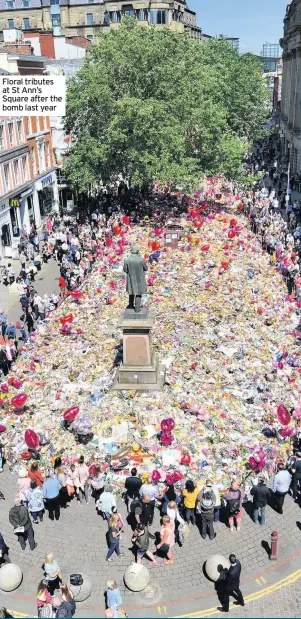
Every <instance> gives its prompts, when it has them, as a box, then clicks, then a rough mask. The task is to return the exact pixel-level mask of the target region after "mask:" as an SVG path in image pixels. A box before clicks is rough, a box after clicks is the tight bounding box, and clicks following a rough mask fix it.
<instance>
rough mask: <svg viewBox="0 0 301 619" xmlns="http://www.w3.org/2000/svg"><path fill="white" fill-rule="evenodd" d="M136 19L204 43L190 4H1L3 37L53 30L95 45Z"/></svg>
mask: <svg viewBox="0 0 301 619" xmlns="http://www.w3.org/2000/svg"><path fill="white" fill-rule="evenodd" d="M124 15H128V16H134V17H136V18H137V20H138V21H139V22H140V23H141V24H142V25H145V24H151V25H156V26H159V27H162V26H163V27H169V28H171V29H172V30H175V31H177V32H184V31H188V32H189V34H190V35H191V36H192V37H194V38H197V39H201V34H202V31H201V28H199V27H198V26H197V22H196V13H195V12H194V11H191V10H190V9H189V8H188V6H187V3H186V0H164V1H163V2H162V0H139V1H137V0H135V1H132V2H126V1H122V0H107V1H105V0H0V33H2V32H3V30H5V29H6V28H17V29H21V30H24V31H26V32H28V34H29V33H30V30H31V29H35V30H53V33H54V35H66V36H74V35H79V36H83V37H87V38H88V39H89V40H90V41H93V39H94V38H95V36H96V34H97V33H98V32H99V30H109V29H110V28H116V27H118V25H119V24H120V22H121V19H122V16H124Z"/></svg>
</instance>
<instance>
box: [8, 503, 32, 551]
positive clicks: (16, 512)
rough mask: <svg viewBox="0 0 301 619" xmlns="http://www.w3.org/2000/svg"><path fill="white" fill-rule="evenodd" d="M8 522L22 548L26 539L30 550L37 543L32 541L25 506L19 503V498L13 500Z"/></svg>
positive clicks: (29, 521) (23, 548)
mask: <svg viewBox="0 0 301 619" xmlns="http://www.w3.org/2000/svg"><path fill="white" fill-rule="evenodd" d="M9 522H10V523H11V524H12V525H13V527H14V533H15V534H16V535H17V536H18V540H19V543H20V546H21V548H22V550H25V548H26V540H27V539H28V541H29V546H30V550H34V549H35V548H36V547H37V544H36V543H35V541H34V532H33V528H32V524H31V520H30V517H29V511H28V509H27V507H25V506H24V505H21V501H20V499H19V498H17V499H16V500H15V505H14V507H12V508H11V509H10V511H9Z"/></svg>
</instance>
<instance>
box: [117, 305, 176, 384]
mask: <svg viewBox="0 0 301 619" xmlns="http://www.w3.org/2000/svg"><path fill="white" fill-rule="evenodd" d="M153 322H154V318H153V315H152V314H151V313H150V312H149V310H148V309H147V308H142V310H141V311H140V312H138V313H136V312H135V311H134V310H131V309H126V310H125V312H124V314H123V315H122V316H121V319H120V321H119V323H118V327H120V328H121V329H122V331H123V363H122V364H121V366H120V367H119V368H118V370H117V374H116V378H115V382H114V384H113V387H112V389H114V390H117V391H122V390H123V389H128V390H137V391H161V389H162V388H163V385H164V382H165V368H164V367H163V366H161V365H160V364H159V361H158V359H157V358H156V357H155V356H154V355H153V353H152V350H151V343H150V332H151V329H152V326H153Z"/></svg>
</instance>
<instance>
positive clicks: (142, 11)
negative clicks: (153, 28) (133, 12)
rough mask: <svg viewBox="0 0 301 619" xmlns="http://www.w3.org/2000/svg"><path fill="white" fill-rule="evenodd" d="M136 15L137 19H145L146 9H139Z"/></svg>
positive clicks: (146, 16)
mask: <svg viewBox="0 0 301 619" xmlns="http://www.w3.org/2000/svg"><path fill="white" fill-rule="evenodd" d="M137 17H138V19H139V21H147V19H148V11H147V9H139V10H138V11H137Z"/></svg>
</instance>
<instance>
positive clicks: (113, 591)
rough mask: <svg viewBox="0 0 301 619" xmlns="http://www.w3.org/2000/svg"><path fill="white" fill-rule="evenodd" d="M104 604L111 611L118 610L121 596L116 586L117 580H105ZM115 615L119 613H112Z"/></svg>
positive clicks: (120, 604)
mask: <svg viewBox="0 0 301 619" xmlns="http://www.w3.org/2000/svg"><path fill="white" fill-rule="evenodd" d="M106 606H107V609H111V610H112V611H113V613H116V612H118V611H119V609H120V608H121V606H122V597H121V593H120V589H119V588H118V585H117V582H116V581H115V580H108V582H107V590H106ZM116 616H120V615H119V613H118V615H116V614H113V617H116ZM125 616H127V615H125Z"/></svg>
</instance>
